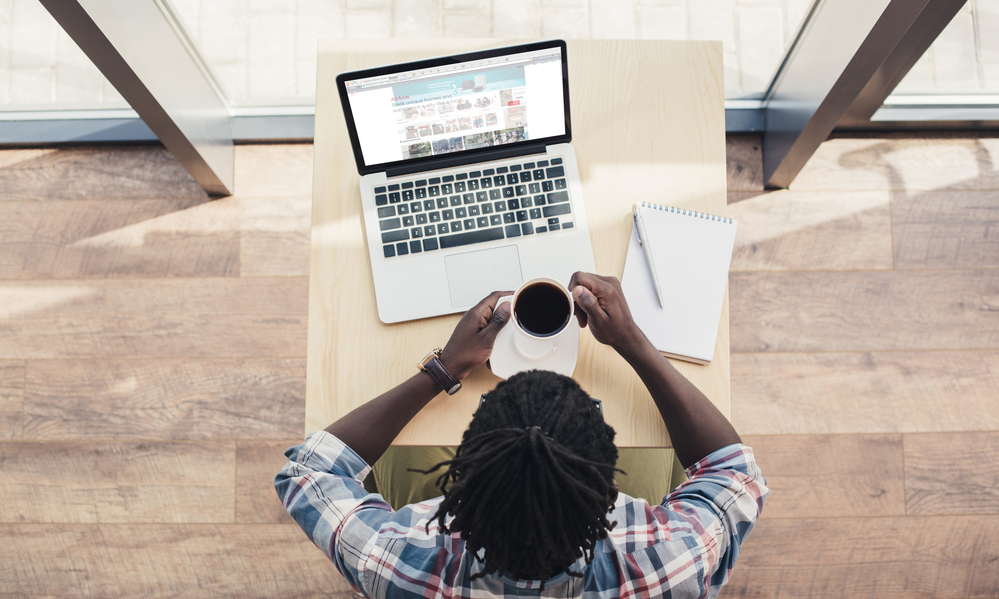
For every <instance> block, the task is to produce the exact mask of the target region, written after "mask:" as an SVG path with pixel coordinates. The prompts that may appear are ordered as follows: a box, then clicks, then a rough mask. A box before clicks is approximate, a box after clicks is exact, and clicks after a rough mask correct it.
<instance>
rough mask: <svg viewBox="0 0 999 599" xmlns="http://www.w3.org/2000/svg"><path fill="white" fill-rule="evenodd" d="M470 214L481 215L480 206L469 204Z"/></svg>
mask: <svg viewBox="0 0 999 599" xmlns="http://www.w3.org/2000/svg"><path fill="white" fill-rule="evenodd" d="M468 215H469V216H478V215H479V207H478V206H476V205H475V204H472V205H471V206H469V207H468Z"/></svg>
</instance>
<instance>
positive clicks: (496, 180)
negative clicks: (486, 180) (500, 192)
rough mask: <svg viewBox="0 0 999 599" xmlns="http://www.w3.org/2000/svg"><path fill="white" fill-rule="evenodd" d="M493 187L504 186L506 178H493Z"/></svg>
mask: <svg viewBox="0 0 999 599" xmlns="http://www.w3.org/2000/svg"><path fill="white" fill-rule="evenodd" d="M493 185H495V186H496V187H499V186H501V185H506V177H504V176H503V175H496V176H495V177H493Z"/></svg>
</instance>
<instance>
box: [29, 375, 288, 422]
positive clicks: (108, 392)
mask: <svg viewBox="0 0 999 599" xmlns="http://www.w3.org/2000/svg"><path fill="white" fill-rule="evenodd" d="M25 387H26V393H25V408H24V409H25V426H24V437H25V438H26V439H34V440H54V439H276V438H294V437H295V436H297V435H298V434H300V432H301V430H302V422H303V420H304V417H305V416H304V407H305V406H304V402H303V397H304V395H305V361H304V359H301V358H293V359H245V360H238V359H237V360H191V359H189V360H55V361H40V362H29V363H28V367H27V375H26V383H25Z"/></svg>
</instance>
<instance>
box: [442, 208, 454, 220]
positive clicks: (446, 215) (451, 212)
mask: <svg viewBox="0 0 999 599" xmlns="http://www.w3.org/2000/svg"><path fill="white" fill-rule="evenodd" d="M441 218H443V219H444V220H451V219H452V218H454V210H451V209H450V208H448V209H447V210H445V211H443V212H441Z"/></svg>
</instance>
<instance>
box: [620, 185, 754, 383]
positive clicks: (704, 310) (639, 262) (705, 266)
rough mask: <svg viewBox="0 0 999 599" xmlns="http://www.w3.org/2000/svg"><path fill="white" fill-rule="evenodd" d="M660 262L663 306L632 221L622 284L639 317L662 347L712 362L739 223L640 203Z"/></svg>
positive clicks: (637, 208) (669, 352)
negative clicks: (657, 296) (657, 295)
mask: <svg viewBox="0 0 999 599" xmlns="http://www.w3.org/2000/svg"><path fill="white" fill-rule="evenodd" d="M635 212H636V213H640V214H641V218H642V221H643V223H644V226H645V234H646V236H647V237H648V239H647V240H644V241H645V243H647V244H648V245H649V249H650V252H651V254H652V262H653V263H654V264H655V266H656V274H657V277H658V279H659V287H660V290H661V291H662V299H663V306H662V308H660V307H659V301H658V299H657V298H656V291H655V288H654V286H653V283H652V275H651V274H650V271H649V265H648V261H647V260H646V258H645V252H644V251H643V249H642V246H641V244H639V241H638V233H637V230H636V229H637V227H636V226H634V225H632V231H631V242H630V245H629V246H628V256H627V258H626V259H625V263H624V274H623V275H622V276H621V287H622V288H623V289H624V295H625V298H627V300H628V305H629V307H630V308H631V314H632V316H634V318H635V322H636V323H637V324H638V326H639V327H640V328H641V329H642V331H643V332H644V333H645V335H646V336H647V337H648V338H649V341H651V342H652V345H654V346H655V347H656V349H658V350H659V351H661V352H662V353H664V354H666V355H667V356H669V357H671V358H679V359H681V360H686V361H688V362H694V363H697V364H707V363H709V362H710V361H711V358H712V357H713V356H714V353H715V339H716V338H717V337H718V324H719V322H720V320H721V310H722V304H723V303H724V301H725V285H726V284H727V283H728V269H729V265H730V264H731V262H732V248H733V247H734V245H735V229H736V226H737V224H738V223H737V222H736V221H735V220H733V219H731V218H723V217H720V216H713V215H710V214H704V213H701V212H694V211H691V210H683V209H680V208H675V207H672V206H662V205H659V204H651V203H648V202H642V203H641V204H639V205H637V206H635Z"/></svg>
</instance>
